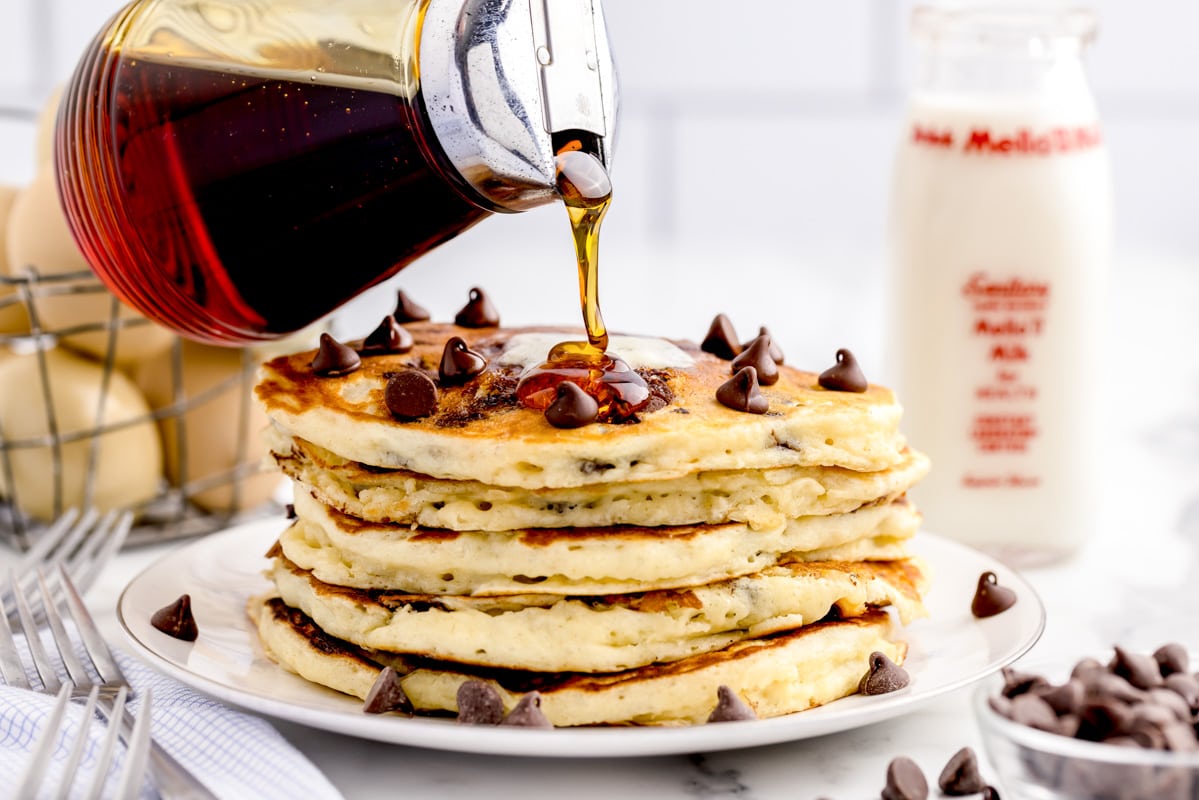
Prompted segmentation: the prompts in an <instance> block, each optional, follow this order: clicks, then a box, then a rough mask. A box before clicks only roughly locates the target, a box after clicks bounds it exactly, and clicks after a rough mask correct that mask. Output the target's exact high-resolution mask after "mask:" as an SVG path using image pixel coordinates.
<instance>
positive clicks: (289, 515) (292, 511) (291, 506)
mask: <svg viewBox="0 0 1199 800" xmlns="http://www.w3.org/2000/svg"><path fill="white" fill-rule="evenodd" d="M283 518H284V519H295V518H296V505H295V503H288V504H287V505H285V506H283Z"/></svg>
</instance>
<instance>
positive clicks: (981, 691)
mask: <svg viewBox="0 0 1199 800" xmlns="http://www.w3.org/2000/svg"><path fill="white" fill-rule="evenodd" d="M1068 670H1069V668H1068V667H1067V669H1066V671H1067V672H1068ZM1030 671H1031V672H1033V673H1037V674H1048V675H1050V676H1051V677H1052V676H1053V671H1052V670H1037V669H1032V670H1030ZM1002 688H1003V680H1002V679H1001V678H1000V677H998V676H994V677H992V678H990V679H988V680H985V681H983V682H982V683H981V684H980V685H979V686H978V687H976V688H975V691H974V713H975V718H976V719H977V720H978V727H979V731H980V732H981V734H982V741H983V748H984V750H985V751H986V755H987V758H988V759H989V760H990V762H991V765H992V767H993V768H994V770H995V773H996V774H997V775H998V777H999V783H1000V787H1001V788H1002V789H1006V793H1005V794H1004V797H1005V798H1010V797H1015V798H1026V799H1027V800H1199V752H1193V753H1177V752H1171V751H1167V750H1147V749H1141V748H1132V747H1120V746H1118V745H1110V744H1101V743H1098V742H1088V741H1083V740H1080V739H1072V738H1070V737H1068V736H1060V735H1058V734H1054V733H1047V732H1045V731H1040V730H1037V729H1036V728H1030V727H1029V726H1027V725H1022V724H1020V723H1017V722H1013V721H1012V720H1010V719H1007V718H1006V717H1003V716H1001V715H1000V714H998V713H997V712H995V711H994V710H993V709H992V708H991V706H990V704H989V703H988V702H987V701H988V699H989V698H991V697H995V696H997V695H999V694H1000V691H1001V690H1002Z"/></svg>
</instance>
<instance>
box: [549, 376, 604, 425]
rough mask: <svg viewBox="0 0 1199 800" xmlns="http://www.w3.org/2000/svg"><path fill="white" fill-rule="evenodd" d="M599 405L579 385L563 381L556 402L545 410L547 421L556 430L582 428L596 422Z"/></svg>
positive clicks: (556, 391) (557, 390) (559, 385)
mask: <svg viewBox="0 0 1199 800" xmlns="http://www.w3.org/2000/svg"><path fill="white" fill-rule="evenodd" d="M598 416H599V403H597V402H595V398H594V397H592V396H591V395H589V394H587V393H586V392H584V391H583V390H582V389H581V388H580V387H579V386H578V385H577V384H575V383H572V382H570V381H563V382H562V383H560V384H558V388H557V389H556V390H555V394H554V402H552V403H550V404H549V406H548V407H546V409H545V419H546V421H547V422H549V424H551V425H553V426H554V427H555V428H581V427H583V426H584V425H590V424H591V423H593V422H595V420H596V417H598Z"/></svg>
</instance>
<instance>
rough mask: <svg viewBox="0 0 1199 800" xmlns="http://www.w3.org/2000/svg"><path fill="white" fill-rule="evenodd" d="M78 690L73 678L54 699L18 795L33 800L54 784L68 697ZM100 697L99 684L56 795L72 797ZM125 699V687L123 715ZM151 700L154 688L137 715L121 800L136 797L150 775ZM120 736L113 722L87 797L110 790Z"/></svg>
mask: <svg viewBox="0 0 1199 800" xmlns="http://www.w3.org/2000/svg"><path fill="white" fill-rule="evenodd" d="M74 688H75V687H74V685H73V684H71V683H70V682H69V681H68V682H66V683H64V684H63V685H62V688H61V689H59V690H58V698H57V700H56V701H55V703H54V710H53V711H51V712H50V718H49V719H48V720H46V726H45V728H43V729H42V733H41V738H39V739H38V742H37V746H36V747H35V748H34V751H33V755H32V756H31V757H30V759H29V764H28V765H27V766H26V767H25V773H24V774H23V775H22V777H21V783H20V784H19V785H18V786H17V790H16V793H15V794H14V795H13V796H14V797H16V798H17V800H26V799H27V798H28V800H33V798H35V797H37V794H38V790H39V789H46V788H49V786H48V784H49V772H50V762H51V756H52V755H53V754H54V751H55V749H56V748H57V746H58V742H59V740H60V739H62V738H63V728H64V726H65V723H66V709H67V701H68V700H69V699H70V698H71V695H72V693H73V691H74ZM99 695H100V687H99V686H93V687H92V689H91V691H90V692H88V695H87V704H86V705H85V706H84V708H83V716H82V717H81V718H80V723H79V729H78V730H77V731H76V732H75V742H74V744H73V745H71V752H70V754H69V755H68V756H67V761H66V763H65V764H64V765H63V768H62V771H61V773H60V775H59V779H58V789H57V792H56V794H55V795H54V796H55V797H66V796H67V795H68V793H69V792H70V789H71V785H72V784H73V783H74V782H75V779H76V778H77V777H78V775H77V770H78V769H79V762H80V760H81V759H82V757H83V751H84V748H85V747H86V745H87V742H88V737H89V732H90V731H91V726H92V723H93V722H94V721H95V719H96V714H95V711H96V702H97V700H98V698H99ZM125 698H126V691H125V690H124V689H121V690H120V691H118V692H117V696H116V700H115V705H114V708H115V709H117V713H118V714H119V713H121V711H122V710H123V709H124V707H125ZM151 704H152V692H151V691H149V690H147V691H146V696H145V697H144V698H142V710H141V715H140V716H139V717H138V718H137V723H136V724H135V725H134V726H133V735H132V740H131V744H130V745H129V747H128V749H127V750H126V751H125V760H124V762H123V763H122V764H121V771H120V774H119V778H118V784H117V791H116V794H115V795H113V797H116V798H119V799H120V800H130V799H131V798H136V797H137V796H138V794H140V792H141V787H142V777H143V776H144V775H145V774H146V761H147V758H148V756H149V754H150V713H151V712H150V708H151ZM117 736H118V729H117V726H115V725H112V726H109V728H108V733H107V735H105V737H104V741H103V743H102V744H101V746H100V753H99V755H98V756H97V758H96V762H95V764H94V765H93V767H92V770H93V772H92V779H91V781H90V782H89V783H88V785H87V790H86V793H85V794H84V795H83V797H84V798H86V800H97V799H98V798H99V797H100V793H101V792H102V791H104V784H105V782H106V780H107V778H108V773H109V768H110V767H111V766H112V764H113V762H114V761H115V760H116V742H117Z"/></svg>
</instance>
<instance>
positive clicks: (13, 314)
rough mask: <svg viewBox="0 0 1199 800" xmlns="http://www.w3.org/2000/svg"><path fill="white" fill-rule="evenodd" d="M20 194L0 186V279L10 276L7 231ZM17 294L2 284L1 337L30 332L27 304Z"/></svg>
mask: <svg viewBox="0 0 1199 800" xmlns="http://www.w3.org/2000/svg"><path fill="white" fill-rule="evenodd" d="M20 192H21V190H20V189H19V188H17V187H16V186H0V277H6V276H9V271H8V248H7V247H6V245H5V238H6V237H5V231H6V230H7V229H8V226H7V222H8V217H9V215H10V214H11V213H12V206H13V202H14V201H16V199H17V195H18V194H20ZM16 294H17V292H16V289H15V288H14V287H13V286H11V285H6V284H3V283H0V336H2V335H4V334H20V333H28V332H29V315H28V314H26V313H25V304H24V303H22V302H21V301H20V300H19V299H18V298H17V297H16Z"/></svg>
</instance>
